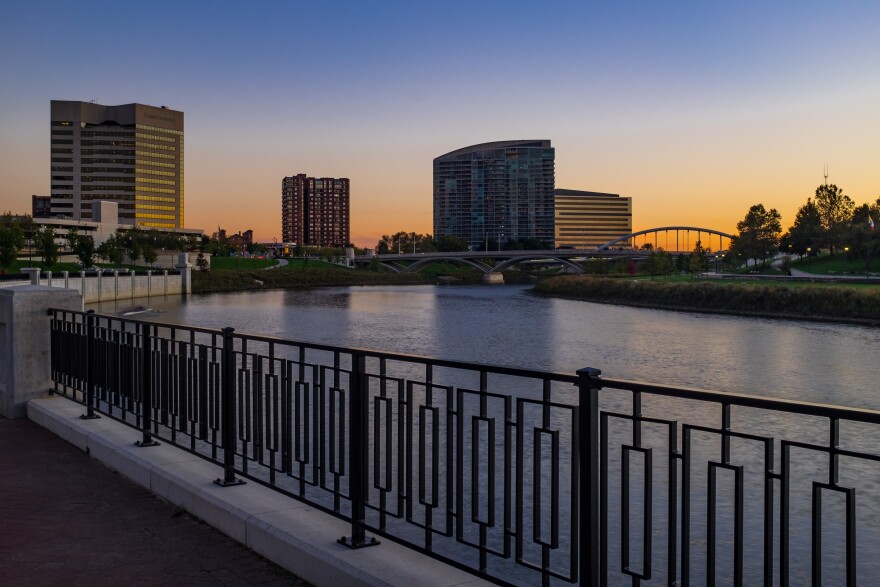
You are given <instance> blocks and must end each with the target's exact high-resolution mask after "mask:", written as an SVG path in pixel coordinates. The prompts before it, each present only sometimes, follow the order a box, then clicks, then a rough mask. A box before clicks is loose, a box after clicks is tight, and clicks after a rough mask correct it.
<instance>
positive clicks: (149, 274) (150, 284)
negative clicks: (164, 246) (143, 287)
mask: <svg viewBox="0 0 880 587" xmlns="http://www.w3.org/2000/svg"><path fill="white" fill-rule="evenodd" d="M152 292H153V272H152V271H150V270H149V269H147V297H150V296H151V295H153V294H152Z"/></svg>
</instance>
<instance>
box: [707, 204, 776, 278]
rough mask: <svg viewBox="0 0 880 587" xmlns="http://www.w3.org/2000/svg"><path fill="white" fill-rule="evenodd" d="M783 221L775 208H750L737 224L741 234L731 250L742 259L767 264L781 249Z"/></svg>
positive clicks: (731, 245) (757, 206) (732, 240)
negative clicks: (780, 236) (780, 234)
mask: <svg viewBox="0 0 880 587" xmlns="http://www.w3.org/2000/svg"><path fill="white" fill-rule="evenodd" d="M781 219H782V217H781V216H780V215H779V212H777V211H776V209H775V208H770V210H769V211H768V210H767V209H766V208H764V204H755V205H754V206H752V207H751V208H749V211H748V212H747V213H746V216H745V218H744V219H742V220H740V221H739V222H737V223H736V229H737V230H738V231H739V234H738V235H736V236H734V237H733V238H732V239H731V242H730V248H731V250H732V251H734V253H735V254H736V255H738V256H739V257H741V258H744V259H746V260H748V259H760V260H761V262H762V263H764V264H766V262H767V259H768V258H770V257H771V256H773V254H774V253H775V252H776V251H777V250H778V249H779V233H780V232H782V223H781ZM698 244H699V243H698Z"/></svg>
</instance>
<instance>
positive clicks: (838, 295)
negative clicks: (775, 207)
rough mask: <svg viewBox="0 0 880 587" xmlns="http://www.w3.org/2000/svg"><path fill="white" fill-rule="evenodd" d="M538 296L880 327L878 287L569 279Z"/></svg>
mask: <svg viewBox="0 0 880 587" xmlns="http://www.w3.org/2000/svg"><path fill="white" fill-rule="evenodd" d="M535 292H536V293H540V294H543V295H551V296H559V297H565V298H572V299H580V300H587V301H592V302H601V303H613V304H623V305H629V306H640V307H648V308H661V309H669V310H684V311H692V312H709V313H719V314H737V315H743V316H761V317H771V318H794V319H809V320H823V321H834V322H846V323H854V324H871V325H880V285H878V286H874V285H862V286H856V285H847V284H839V283H838V284H804V283H800V284H797V285H795V284H791V285H787V284H762V283H754V284H753V283H749V284H743V283H727V282H723V283H722V282H711V281H689V282H688V281H665V280H663V281H647V280H641V279H639V280H634V279H603V278H597V277H588V276H581V275H568V276H563V277H554V278H551V279H548V280H545V281H542V282H540V283H539V284H538V285H537V286H535Z"/></svg>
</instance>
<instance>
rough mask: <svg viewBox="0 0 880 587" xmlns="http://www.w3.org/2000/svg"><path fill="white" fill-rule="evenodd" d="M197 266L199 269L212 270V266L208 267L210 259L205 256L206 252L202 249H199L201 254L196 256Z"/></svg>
mask: <svg viewBox="0 0 880 587" xmlns="http://www.w3.org/2000/svg"><path fill="white" fill-rule="evenodd" d="M196 267H197V268H198V270H199V271H210V267H208V259H206V258H205V253H203V252H202V251H199V254H198V256H197V257H196Z"/></svg>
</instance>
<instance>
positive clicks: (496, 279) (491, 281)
mask: <svg viewBox="0 0 880 587" xmlns="http://www.w3.org/2000/svg"><path fill="white" fill-rule="evenodd" d="M483 283H484V284H486V285H504V275H502V274H501V273H483Z"/></svg>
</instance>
